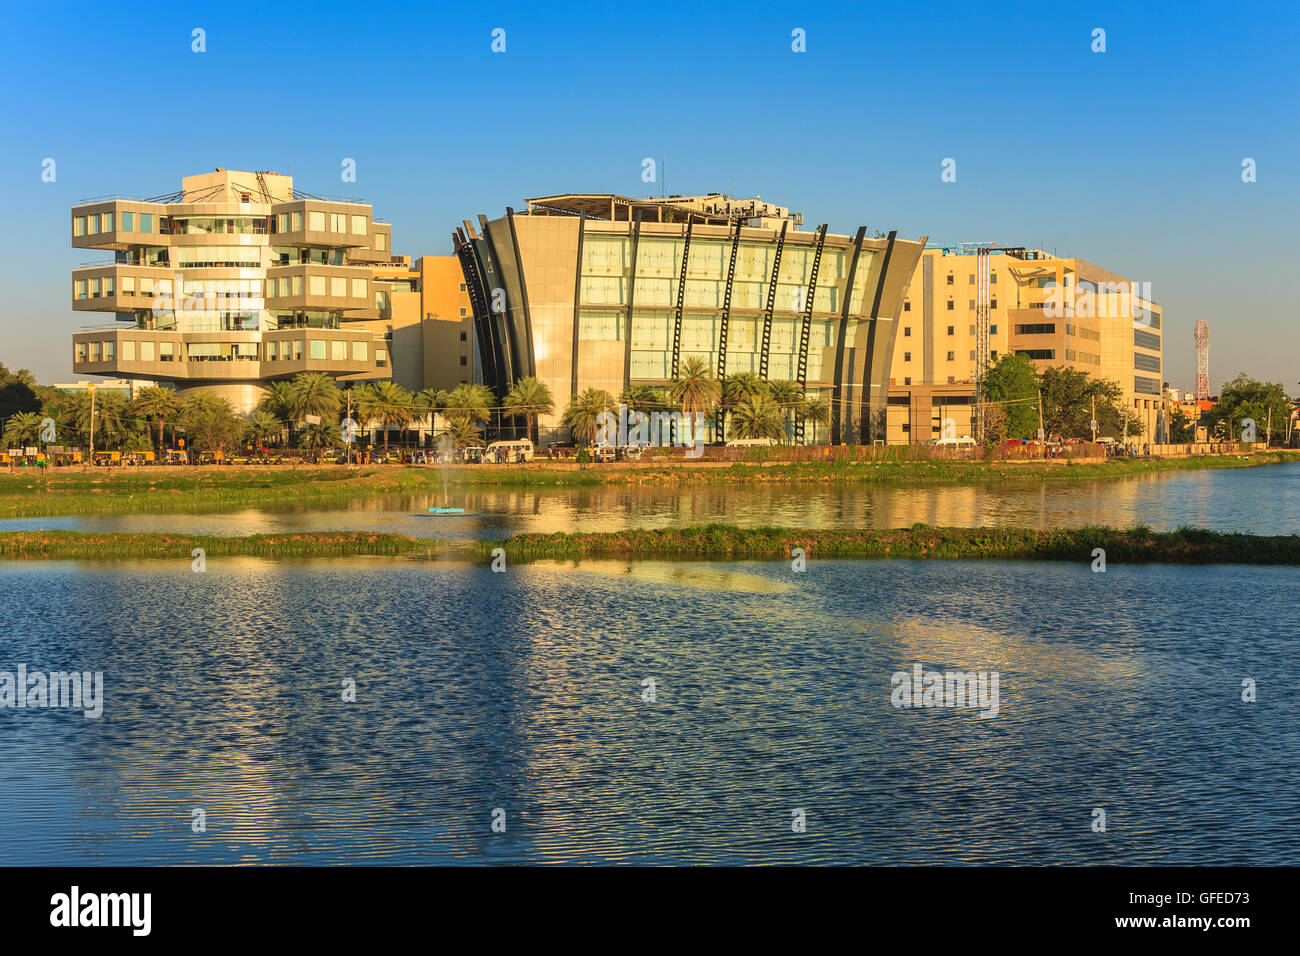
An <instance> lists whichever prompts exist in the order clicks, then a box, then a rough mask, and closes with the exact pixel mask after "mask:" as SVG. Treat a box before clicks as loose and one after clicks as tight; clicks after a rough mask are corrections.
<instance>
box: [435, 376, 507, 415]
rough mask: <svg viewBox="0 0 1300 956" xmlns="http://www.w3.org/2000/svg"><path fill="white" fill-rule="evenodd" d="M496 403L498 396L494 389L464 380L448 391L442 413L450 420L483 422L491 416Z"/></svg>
mask: <svg viewBox="0 0 1300 956" xmlns="http://www.w3.org/2000/svg"><path fill="white" fill-rule="evenodd" d="M495 405H496V396H495V395H493V394H492V389H490V388H488V387H487V386H486V385H468V384H466V383H464V382H462V383H461V384H459V385H457V386H456V387H455V388H453V389H452V390H451V391H450V392H448V393H447V396H446V398H445V399H444V400H443V403H442V414H443V417H444V418H446V419H447V421H448V422H462V423H466V424H476V423H482V422H486V421H487V420H488V418H489V417H490V416H491V414H492V409H493V407H495Z"/></svg>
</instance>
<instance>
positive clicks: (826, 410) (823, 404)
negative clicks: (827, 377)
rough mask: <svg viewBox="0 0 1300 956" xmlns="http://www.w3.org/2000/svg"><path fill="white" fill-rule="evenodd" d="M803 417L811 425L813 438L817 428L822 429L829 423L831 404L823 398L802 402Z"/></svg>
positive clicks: (815, 435)
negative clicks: (819, 426) (820, 427)
mask: <svg viewBox="0 0 1300 956" xmlns="http://www.w3.org/2000/svg"><path fill="white" fill-rule="evenodd" d="M803 417H804V419H805V420H807V421H810V422H812V423H813V437H814V438H816V437H817V426H818V425H821V426H822V427H823V428H825V427H827V426H828V425H830V423H831V403H830V402H829V401H828V400H827V399H825V398H810V399H807V400H805V401H804V405H803Z"/></svg>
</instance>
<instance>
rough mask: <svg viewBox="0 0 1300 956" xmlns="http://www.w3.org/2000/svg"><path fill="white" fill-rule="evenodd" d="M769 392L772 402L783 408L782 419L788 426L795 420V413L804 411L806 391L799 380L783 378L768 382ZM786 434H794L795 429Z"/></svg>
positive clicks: (798, 413)
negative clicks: (783, 379)
mask: <svg viewBox="0 0 1300 956" xmlns="http://www.w3.org/2000/svg"><path fill="white" fill-rule="evenodd" d="M767 392H768V395H769V397H771V399H772V402H773V403H774V404H775V405H776V406H777V407H778V408H780V409H781V421H782V422H783V423H785V424H786V426H788V425H790V424H791V423H792V422H793V420H794V416H795V415H800V414H802V413H803V410H804V405H805V401H804V392H803V388H802V387H801V386H800V385H799V383H798V382H788V381H781V380H778V381H774V382H768V383H767ZM783 427H784V426H783ZM786 434H793V429H792V428H791V429H790V430H787V431H786Z"/></svg>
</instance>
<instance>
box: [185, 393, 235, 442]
mask: <svg viewBox="0 0 1300 956" xmlns="http://www.w3.org/2000/svg"><path fill="white" fill-rule="evenodd" d="M180 422H181V424H182V425H183V426H184V428H185V435H186V437H187V438H188V439H189V442H188V444H189V446H190V447H191V448H196V449H198V450H200V451H210V452H212V453H213V454H216V455H223V456H224V455H225V453H226V450H227V449H230V448H236V447H238V446H239V445H240V443H241V442H242V441H243V438H244V431H245V426H244V421H243V419H241V418H240V417H239V416H238V415H236V414H235V413H234V412H233V411H232V410H231V408H230V403H229V402H228V401H226V400H225V399H224V398H219V397H218V396H216V395H213V394H212V393H211V392H195V393H193V394H192V395H188V396H186V398H185V399H184V401H182V402H181V407H180Z"/></svg>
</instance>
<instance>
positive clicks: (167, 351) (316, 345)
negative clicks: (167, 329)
mask: <svg viewBox="0 0 1300 956" xmlns="http://www.w3.org/2000/svg"><path fill="white" fill-rule="evenodd" d="M121 345H122V361H123V362H135V361H137V360H138V361H141V362H153V361H159V362H183V361H186V360H187V359H188V361H191V362H233V361H250V362H255V361H257V360H258V343H256V342H189V343H186V342H157V343H154V342H142V341H137V340H136V339H123V340H122V343H121ZM304 354H305V355H306V356H307V357H308V358H310V359H312V360H315V361H326V360H328V361H333V362H346V361H348V357H349V355H351V360H352V361H353V362H365V361H368V356H369V354H370V345H369V343H367V342H345V341H342V340H340V339H333V340H329V341H327V340H325V339H307V340H306V341H304V340H303V339H292V340H288V341H283V342H281V341H271V342H265V343H263V344H262V355H261V358H262V361H265V362H276V361H293V360H301V359H302V358H303V356H304ZM137 356H138V358H137ZM155 356H156V358H155ZM75 359H76V361H78V362H113V361H116V359H117V342H116V341H114V340H108V341H105V342H77V343H75ZM387 364H388V350H387V349H383V348H376V349H375V365H376V366H377V367H379V368H383V367H385V366H386V365H387Z"/></svg>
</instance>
